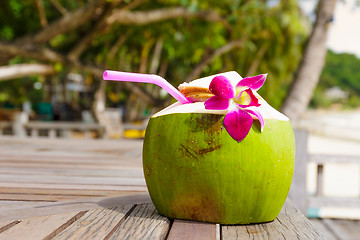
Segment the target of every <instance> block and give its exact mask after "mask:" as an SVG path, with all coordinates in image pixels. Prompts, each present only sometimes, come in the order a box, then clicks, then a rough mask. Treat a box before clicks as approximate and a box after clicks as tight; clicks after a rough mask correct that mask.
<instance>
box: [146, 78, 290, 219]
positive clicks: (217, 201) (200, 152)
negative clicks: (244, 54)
mask: <svg viewBox="0 0 360 240" xmlns="http://www.w3.org/2000/svg"><path fill="white" fill-rule="evenodd" d="M265 79H266V75H258V76H254V77H247V78H243V79H242V78H241V77H240V75H239V74H237V73H236V72H227V73H222V74H217V75H214V76H209V77H206V78H202V79H198V80H195V81H193V82H190V83H184V84H182V85H180V86H179V89H180V91H181V93H183V95H184V96H185V97H186V99H187V100H189V102H188V103H181V102H177V103H174V104H172V105H171V106H169V107H167V108H165V109H163V110H162V111H160V112H158V113H156V114H155V115H153V116H152V117H151V118H150V120H149V123H148V126H147V129H146V134H145V139H144V145H143V169H144V175H145V180H146V184H147V188H148V191H149V194H150V197H151V199H152V201H153V203H154V205H155V207H156V209H157V210H158V212H159V213H160V214H161V215H164V216H166V217H168V218H172V219H186V220H194V221H203V222H212V223H221V224H250V223H263V222H270V221H273V220H274V219H275V218H276V217H277V216H278V214H279V212H280V210H281V208H282V206H283V204H284V202H285V200H286V197H287V195H288V192H289V189H290V186H291V181H292V176H293V171H294V158H295V143H294V134H293V130H292V126H291V124H290V121H289V119H288V118H287V117H286V116H284V115H283V114H281V113H279V112H278V111H276V110H275V109H274V108H272V107H271V106H270V105H269V104H267V103H266V101H265V100H264V99H263V98H262V97H261V96H260V95H259V94H258V93H257V90H258V89H259V88H260V87H261V86H262V85H263V84H264V82H265Z"/></svg>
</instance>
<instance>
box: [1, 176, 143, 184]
mask: <svg viewBox="0 0 360 240" xmlns="http://www.w3.org/2000/svg"><path fill="white" fill-rule="evenodd" d="M0 181H1V182H13V183H28V182H31V183H54V184H72V183H76V184H77V185H82V184H85V185H89V184H91V185H125V186H145V185H146V183H145V180H144V179H143V178H134V177H131V178H130V177H121V176H120V177H85V176H57V175H53V176H43V175H16V174H0Z"/></svg>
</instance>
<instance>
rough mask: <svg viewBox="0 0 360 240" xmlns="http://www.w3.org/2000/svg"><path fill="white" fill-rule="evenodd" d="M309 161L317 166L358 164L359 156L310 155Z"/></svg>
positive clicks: (359, 161) (359, 162)
mask: <svg viewBox="0 0 360 240" xmlns="http://www.w3.org/2000/svg"><path fill="white" fill-rule="evenodd" d="M310 161H311V162H315V163H317V164H327V163H342V164H357V165H358V164H360V156H350V155H349V156H347V155H334V154H311V155H310Z"/></svg>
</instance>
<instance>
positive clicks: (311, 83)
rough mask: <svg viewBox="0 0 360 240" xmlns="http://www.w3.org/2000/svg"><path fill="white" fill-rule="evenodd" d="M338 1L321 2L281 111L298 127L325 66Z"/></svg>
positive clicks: (326, 0)
mask: <svg viewBox="0 0 360 240" xmlns="http://www.w3.org/2000/svg"><path fill="white" fill-rule="evenodd" d="M336 2H337V0H319V4H318V12H317V15H316V21H315V25H314V27H313V30H312V32H311V35H310V38H309V40H308V43H307V45H306V48H305V52H304V55H303V59H302V61H301V63H300V66H299V69H298V72H297V74H296V77H295V80H294V82H293V84H292V86H291V88H290V91H289V93H288V95H287V97H286V99H285V101H284V104H283V106H282V108H281V111H282V112H283V113H284V114H285V115H287V116H288V117H289V118H290V120H291V121H292V123H293V125H296V123H297V121H298V120H299V118H300V116H301V115H302V114H303V113H304V112H305V110H306V107H307V106H308V104H309V102H310V100H311V97H312V95H313V92H314V89H315V87H316V85H317V83H318V81H319V77H320V74H321V71H322V68H323V66H324V62H325V56H326V51H327V48H326V39H327V32H328V27H329V23H330V22H331V19H332V17H333V13H334V9H335V5H336Z"/></svg>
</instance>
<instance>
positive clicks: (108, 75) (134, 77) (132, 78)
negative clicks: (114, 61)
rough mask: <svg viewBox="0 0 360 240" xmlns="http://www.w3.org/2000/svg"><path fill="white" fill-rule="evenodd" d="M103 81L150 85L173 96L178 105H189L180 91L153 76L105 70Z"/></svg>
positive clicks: (158, 77)
mask: <svg viewBox="0 0 360 240" xmlns="http://www.w3.org/2000/svg"><path fill="white" fill-rule="evenodd" d="M103 78H104V80H110V81H120V82H142V83H152V84H156V85H158V86H160V87H162V88H163V89H164V90H165V91H166V92H168V93H169V94H170V95H171V96H173V97H174V98H175V99H176V100H178V101H179V102H180V103H182V104H185V103H191V101H189V100H188V99H187V98H186V97H185V96H184V95H183V94H182V93H181V92H180V91H178V90H177V89H176V88H175V87H174V86H173V85H171V84H170V83H169V82H168V81H166V80H165V79H164V78H162V77H160V76H158V75H155V74H143V73H131V72H119V71H112V70H105V71H104V74H103Z"/></svg>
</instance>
